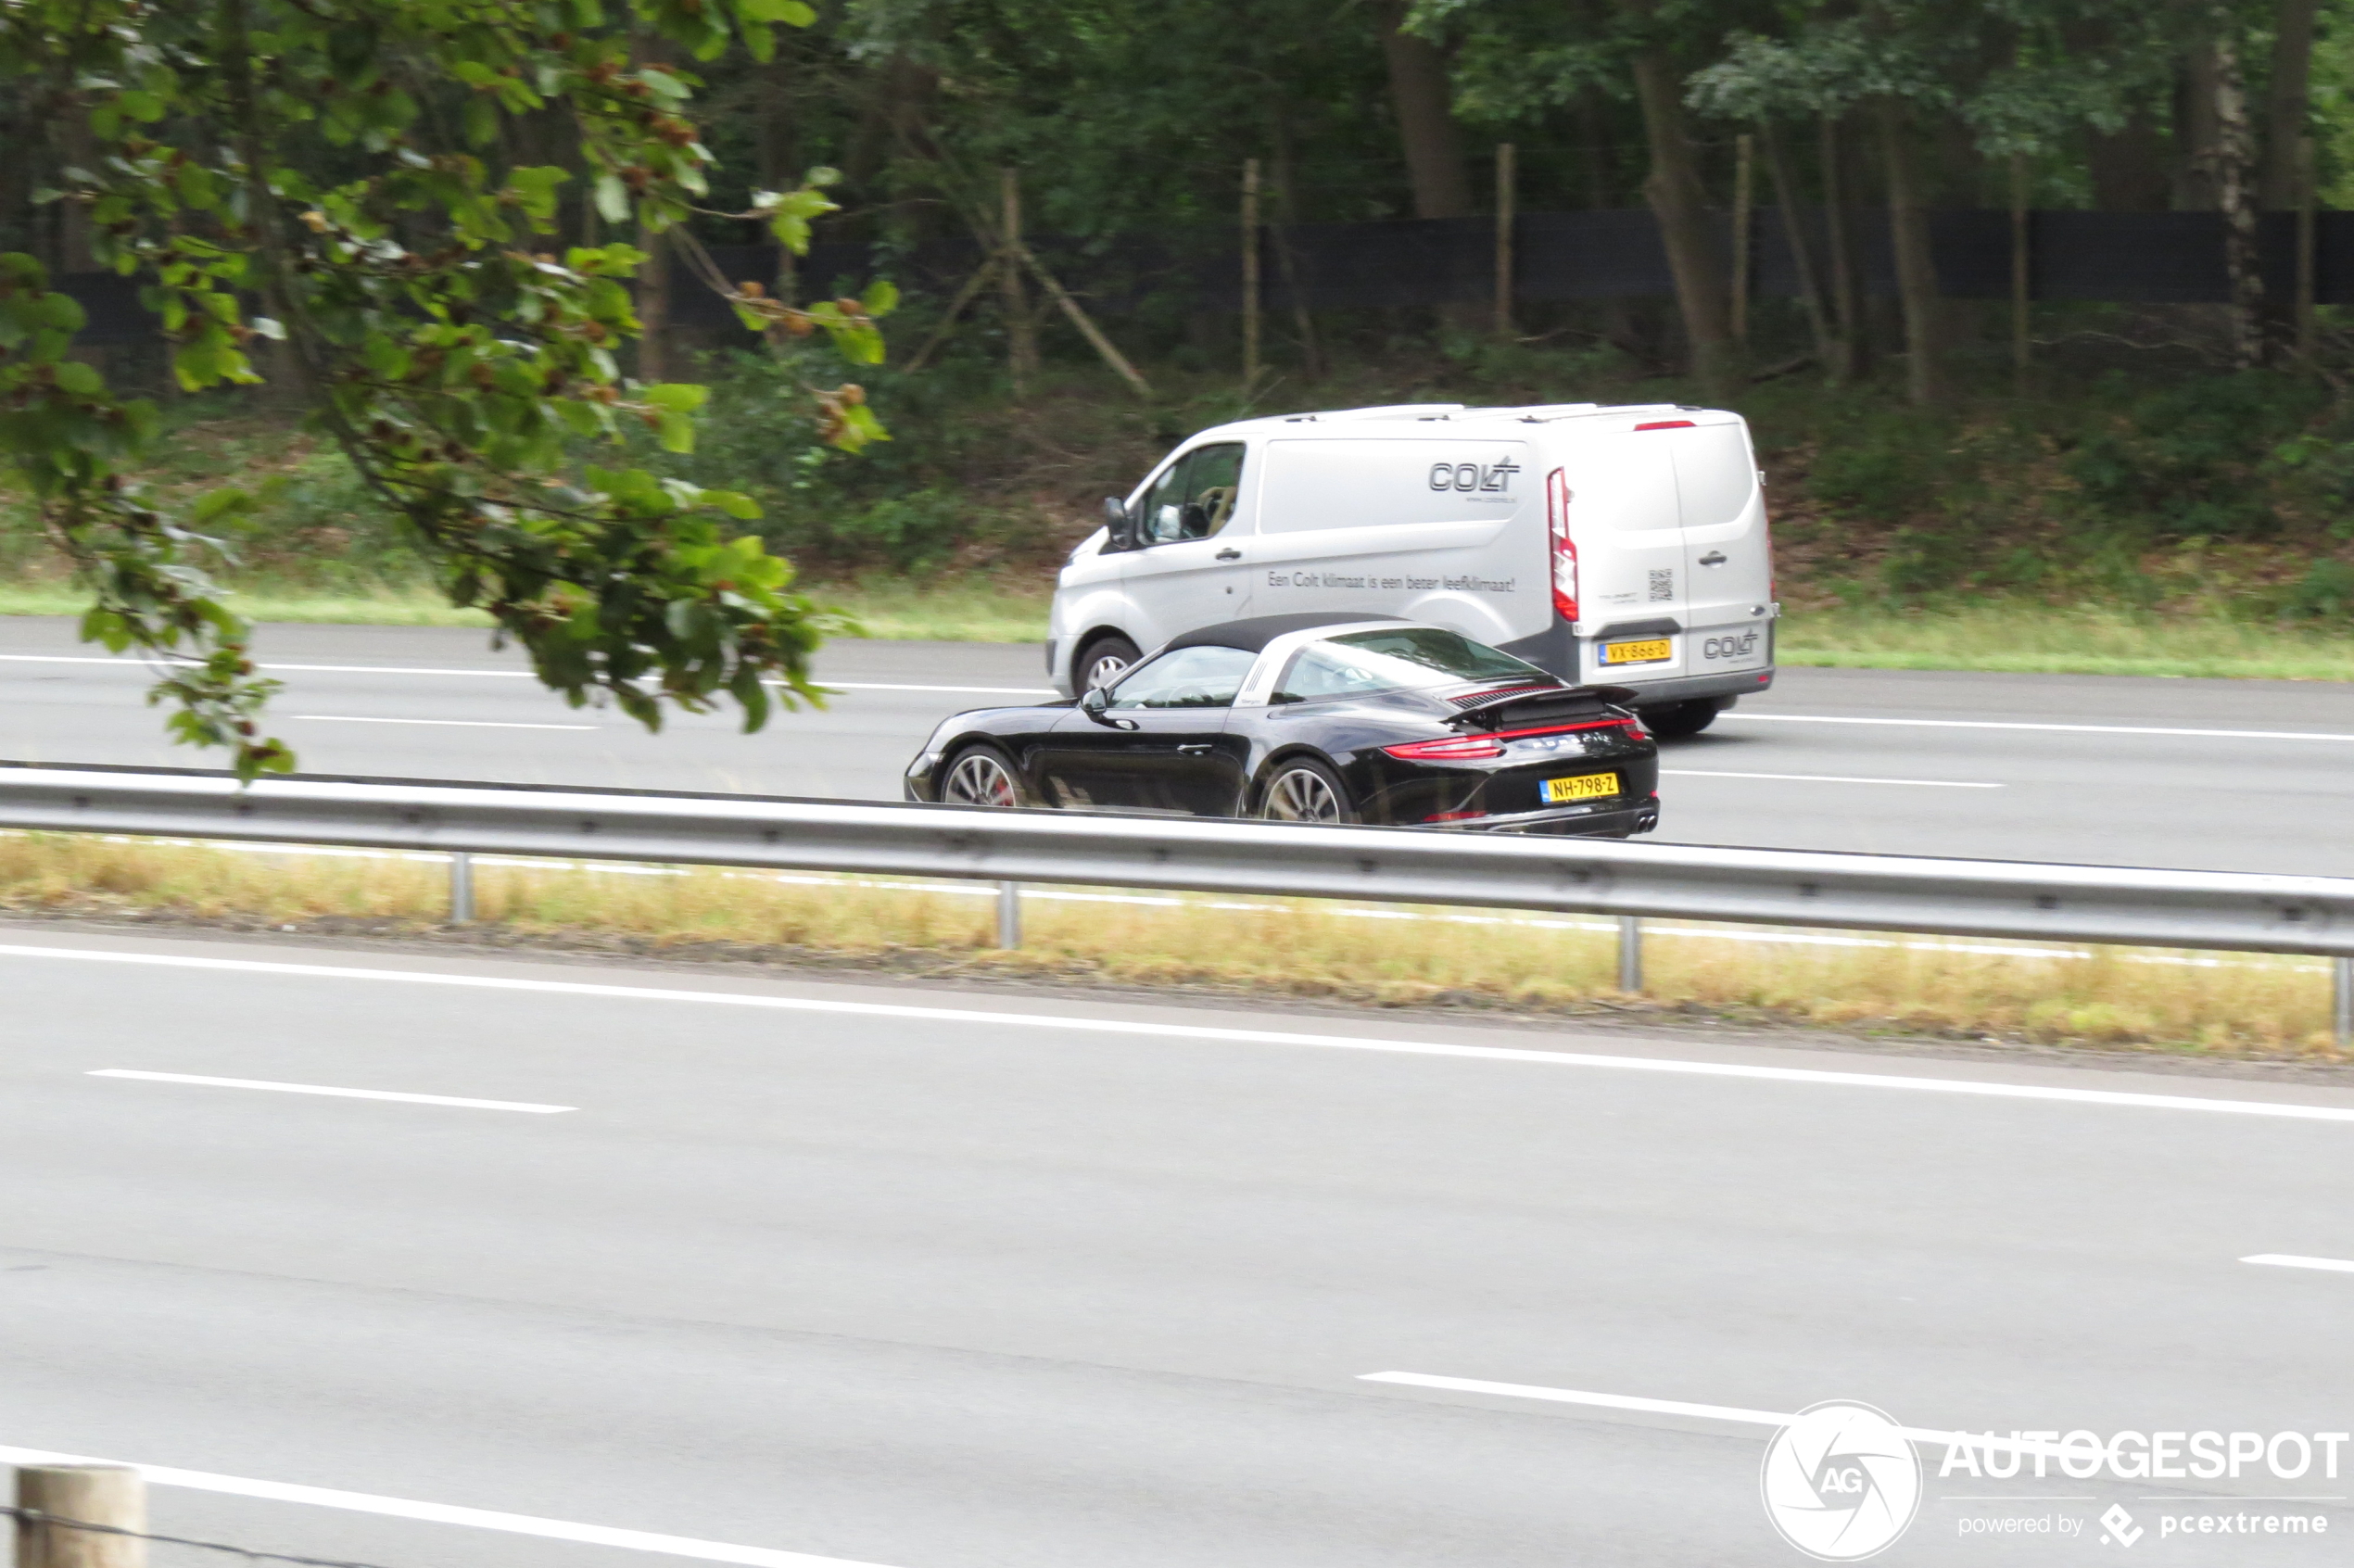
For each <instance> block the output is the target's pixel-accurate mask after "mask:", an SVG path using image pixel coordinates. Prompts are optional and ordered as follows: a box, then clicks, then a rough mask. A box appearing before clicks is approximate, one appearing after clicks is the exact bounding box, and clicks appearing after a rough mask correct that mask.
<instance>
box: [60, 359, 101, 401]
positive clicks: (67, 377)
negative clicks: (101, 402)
mask: <svg viewBox="0 0 2354 1568" xmlns="http://www.w3.org/2000/svg"><path fill="white" fill-rule="evenodd" d="M52 369H53V372H54V373H55V374H56V376H57V385H58V386H61V387H63V388H65V390H67V391H69V392H72V393H75V394H78V395H79V396H81V397H84V398H95V397H97V396H98V395H99V394H101V393H103V392H104V391H106V389H107V378H106V377H104V376H102V375H100V374H99V373H98V372H97V369H96V367H95V366H92V365H85V364H83V363H82V361H81V360H59V361H58V362H57V364H56V365H55V366H54V367H52Z"/></svg>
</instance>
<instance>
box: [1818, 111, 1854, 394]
mask: <svg viewBox="0 0 2354 1568" xmlns="http://www.w3.org/2000/svg"><path fill="white" fill-rule="evenodd" d="M1820 130H1821V138H1820V142H1819V146H1818V154H1819V158H1820V160H1821V167H1822V175H1823V240H1824V248H1825V249H1826V250H1828V251H1829V252H1830V259H1831V319H1832V320H1833V321H1834V322H1837V323H1838V325H1839V331H1838V333H1837V335H1836V339H1835V341H1834V343H1833V346H1832V348H1833V356H1832V360H1831V363H1830V367H1829V369H1830V378H1831V380H1832V382H1833V383H1835V384H1840V385H1844V384H1845V383H1847V382H1850V381H1853V380H1854V379H1855V377H1856V376H1857V374H1859V373H1861V372H1862V370H1863V368H1864V300H1863V296H1862V295H1861V294H1860V293H1859V292H1858V291H1857V289H1856V287H1855V247H1854V232H1853V225H1852V224H1850V223H1849V221H1848V216H1847V188H1848V182H1847V180H1846V178H1845V174H1844V171H1842V170H1841V163H1842V162H1843V161H1844V156H1845V155H1844V153H1843V152H1842V150H1841V145H1840V139H1839V121H1838V120H1834V119H1832V118H1831V117H1830V116H1829V115H1828V114H1827V115H1825V116H1823V120H1822V125H1821V127H1820Z"/></svg>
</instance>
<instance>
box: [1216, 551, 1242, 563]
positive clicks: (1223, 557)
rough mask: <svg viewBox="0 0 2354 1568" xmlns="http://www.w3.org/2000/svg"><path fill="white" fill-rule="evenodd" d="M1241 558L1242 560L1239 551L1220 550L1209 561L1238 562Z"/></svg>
mask: <svg viewBox="0 0 2354 1568" xmlns="http://www.w3.org/2000/svg"><path fill="white" fill-rule="evenodd" d="M1242 558H1243V552H1242V551H1241V550H1232V549H1228V550H1220V551H1219V552H1218V553H1217V554H1216V555H1214V556H1212V557H1211V558H1210V559H1212V560H1213V561H1240V560H1241V559H1242Z"/></svg>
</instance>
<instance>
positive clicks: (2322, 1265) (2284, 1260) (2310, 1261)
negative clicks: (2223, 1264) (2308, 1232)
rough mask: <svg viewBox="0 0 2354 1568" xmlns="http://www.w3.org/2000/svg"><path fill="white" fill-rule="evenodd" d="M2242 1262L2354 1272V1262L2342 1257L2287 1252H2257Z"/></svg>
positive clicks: (2333, 1271) (2282, 1267) (2330, 1271)
mask: <svg viewBox="0 0 2354 1568" xmlns="http://www.w3.org/2000/svg"><path fill="white" fill-rule="evenodd" d="M2240 1261H2241V1262H2243V1263H2270V1264H2272V1266H2273V1267H2275V1268H2280V1269H2320V1270H2322V1271H2326V1272H2329V1273H2333V1274H2354V1262H2348V1260H2347V1259H2345V1258H2299V1257H2297V1255H2296V1254H2294V1253H2288V1252H2259V1253H2258V1254H2256V1256H2254V1257H2253V1258H2241V1259H2240Z"/></svg>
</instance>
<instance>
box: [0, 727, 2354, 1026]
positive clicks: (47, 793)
mask: <svg viewBox="0 0 2354 1568" xmlns="http://www.w3.org/2000/svg"><path fill="white" fill-rule="evenodd" d="M0 828H29V829H44V830H51V831H60V832H75V833H126V834H138V835H152V836H159V837H191V838H215V839H232V840H240V841H248V842H262V843H285V844H324V845H338V846H350V847H359V848H371V849H392V850H421V851H427V852H439V853H445V854H451V855H452V856H453V859H452V862H451V893H452V903H453V911H452V912H453V916H454V917H458V918H461V919H462V918H466V917H470V916H471V913H472V911H471V904H472V877H471V866H470V863H469V862H468V861H467V860H466V859H465V857H466V856H467V855H470V854H513V855H532V856H549V857H555V858H563V859H593V860H620V861H646V862H659V863H669V864H676V865H700V866H759V867H769V868H775V869H780V870H781V869H792V870H821V871H865V872H885V873H901V874H907V875H918V876H931V877H959V878H970V879H979V880H989V881H996V882H1000V883H1019V882H1069V883H1079V884H1087V885H1094V886H1110V887H1133V888H1166V889H1180V890H1187V891H1203V892H1227V893H1259V894H1265V895H1272V896H1293V897H1309V898H1349V899H1365V900H1373V901H1376V902H1384V903H1396V904H1466V905H1479V906H1490V907H1501V908H1513V909H1544V910H1557V911H1563V912H1573V913H1582V914H1596V915H1613V916H1617V917H1621V930H1622V933H1623V935H1622V947H1621V964H1620V972H1621V979H1622V983H1624V984H1626V988H1627V989H1629V990H1633V989H1638V988H1639V982H1640V946H1639V942H1640V927H1639V924H1638V923H1637V922H1639V919H1640V918H1641V917H1646V916H1665V917H1681V918H1687V919H1701V920H1723V921H1735V922H1740V923H1744V924H1757V925H1780V926H1809V927H1844V928H1852V929H1867V930H1886V931H1919V932H1931V933H1940V934H1947V935H1967V936H1987V937H2015V938H2021V939H2025V940H2030V941H2044V942H2105V943H2116V944H2120V945H2127V946H2145V947H2178V948H2212V949H2222V950H2228V951H2233V952H2243V953H2295V954H2316V955H2322V956H2325V957H2329V958H2332V959H2335V965H2334V970H2335V1024H2336V1032H2337V1036H2338V1038H2339V1040H2340V1041H2341V1042H2348V1041H2354V879H2348V878H2340V877H2284V876H2259V875H2250V874H2244V873H2237V872H2222V871H2163V870H2142V869H2133V868H2123V867H2111V866H2046V865H2037V864H2032V863H2027V862H2012V861H1993V860H1948V859H1939V858H1934V857H1930V856H1914V855H1877V854H1833V853H1827V852H1816V851H1798V850H1760V849H1728V848H1713V847H1705V846H1696V845H1687V844H1661V843H1641V842H1619V841H1608V840H1592V839H1563V838H1525V837H1516V836H1515V837H1507V836H1491V835H1483V834H1476V833H1460V832H1439V831H1424V830H1400V829H1398V828H1343V827H1307V826H1296V825H1290V824H1280V823H1266V822H1233V821H1215V820H1191V819H1171V818H1165V817H1145V816H1105V815H1073V814H1065V813H1059V812H1043V811H1041V812H1011V811H985V810H977V809H972V808H965V807H954V806H923V805H895V804H865V803H851V802H842V801H814V800H792V799H773V798H764V797H757V796H740V795H691V794H672V793H663V792H647V791H633V790H587V789H547V788H527V787H516V786H491V785H478V784H443V783H420V782H413V781H400V780H390V779H368V778H321V777H306V778H288V779H264V780H262V781H260V782H258V783H256V784H254V785H253V786H251V787H250V788H247V789H240V788H238V786H237V785H236V783H235V781H234V780H233V779H231V778H227V777H225V776H223V775H221V774H218V773H209V772H197V771H194V770H189V771H181V770H147V769H134V768H113V767H71V768H68V767H44V766H36V765H24V764H0ZM1000 909H1001V919H1000V925H1001V930H1004V929H1006V928H1007V927H1009V926H1012V925H1014V924H1016V923H1017V922H1018V913H1017V912H1018V905H1016V904H1013V902H1012V901H1011V900H1010V899H1006V900H1001V905H1000ZM1008 917H1012V918H1008Z"/></svg>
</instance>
